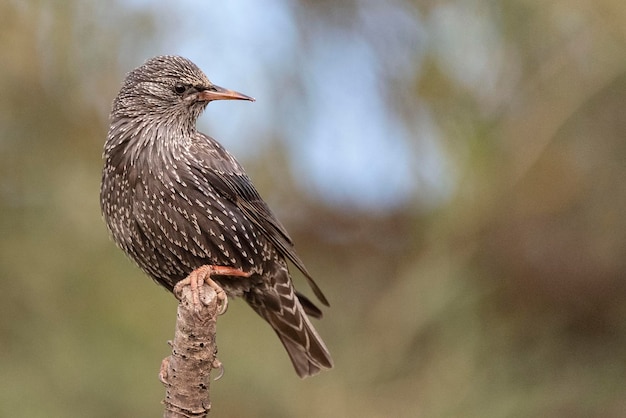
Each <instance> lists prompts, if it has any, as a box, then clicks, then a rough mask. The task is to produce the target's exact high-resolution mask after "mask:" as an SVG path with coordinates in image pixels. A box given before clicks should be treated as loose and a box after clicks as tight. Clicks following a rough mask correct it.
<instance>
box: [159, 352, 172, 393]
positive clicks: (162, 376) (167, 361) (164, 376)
mask: <svg viewBox="0 0 626 418" xmlns="http://www.w3.org/2000/svg"><path fill="white" fill-rule="evenodd" d="M169 365H170V358H169V357H165V358H164V359H163V361H161V368H160V369H159V380H160V381H161V383H163V384H164V385H166V386H167V385H169V383H168V381H167V368H168V367H169Z"/></svg>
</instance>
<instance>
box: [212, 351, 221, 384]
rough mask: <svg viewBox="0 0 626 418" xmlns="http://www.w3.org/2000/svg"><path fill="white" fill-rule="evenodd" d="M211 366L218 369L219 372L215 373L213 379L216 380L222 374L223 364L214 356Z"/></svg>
mask: <svg viewBox="0 0 626 418" xmlns="http://www.w3.org/2000/svg"><path fill="white" fill-rule="evenodd" d="M211 367H212V368H214V369H219V372H218V373H217V376H215V379H213V380H214V381H216V380H220V379H221V378H222V376H224V365H223V364H222V362H221V361H219V360H218V359H217V357H215V360H213V364H211Z"/></svg>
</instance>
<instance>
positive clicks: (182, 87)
mask: <svg viewBox="0 0 626 418" xmlns="http://www.w3.org/2000/svg"><path fill="white" fill-rule="evenodd" d="M174 91H175V92H176V94H183V93H184V92H185V91H187V87H186V86H185V85H184V84H176V85H175V86H174Z"/></svg>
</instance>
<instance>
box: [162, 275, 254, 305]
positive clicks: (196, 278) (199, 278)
mask: <svg viewBox="0 0 626 418" xmlns="http://www.w3.org/2000/svg"><path fill="white" fill-rule="evenodd" d="M214 274H217V275H220V276H236V277H249V276H250V274H251V273H246V272H244V271H242V270H239V269H236V268H233V267H226V266H212V265H204V266H200V267H198V268H197V269H195V270H194V271H192V272H191V273H189V276H187V277H186V278H184V279H183V280H181V281H180V282H178V283H176V286H174V295H176V297H177V298H178V299H180V298H181V295H182V288H183V287H184V286H187V285H189V286H190V287H191V294H192V297H193V304H194V305H196V306H198V305H200V303H202V300H203V298H202V296H203V292H204V289H203V285H204V283H206V284H208V285H209V286H211V287H212V288H213V290H215V293H216V294H217V299H218V303H219V305H220V310H219V312H218V314H219V315H222V314H223V313H224V312H226V308H227V307H228V299H227V297H226V292H224V290H223V289H222V288H221V287H220V286H219V285H218V284H217V283H215V282H214V281H213V280H212V279H211V276H212V275H214Z"/></svg>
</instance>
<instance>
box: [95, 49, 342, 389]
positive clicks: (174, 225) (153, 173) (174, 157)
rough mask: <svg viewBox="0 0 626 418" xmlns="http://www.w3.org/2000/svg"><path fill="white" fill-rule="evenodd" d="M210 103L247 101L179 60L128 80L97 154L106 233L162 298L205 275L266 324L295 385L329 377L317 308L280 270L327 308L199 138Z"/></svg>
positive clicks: (220, 156) (218, 154)
mask: <svg viewBox="0 0 626 418" xmlns="http://www.w3.org/2000/svg"><path fill="white" fill-rule="evenodd" d="M215 100H247V101H254V99H253V98H252V97H249V96H246V95H244V94H242V93H239V92H236V91H233V90H228V89H225V88H223V87H219V86H217V85H215V84H213V83H212V82H211V81H209V79H208V78H207V76H206V75H205V74H204V73H203V72H202V70H201V69H200V68H199V67H198V66H197V65H196V64H194V63H193V62H191V61H190V60H189V59H187V58H184V57H181V56H173V55H162V56H156V57H154V58H151V59H149V60H147V61H146V62H145V63H144V64H143V65H141V66H139V67H137V68H135V69H134V70H132V71H130V72H129V73H128V74H127V75H126V78H125V79H124V81H123V83H122V86H121V88H120V90H119V93H118V95H117V97H116V98H115V99H114V100H113V105H112V110H111V114H110V126H109V130H108V134H107V138H106V141H105V144H104V152H103V160H104V167H103V170H102V183H101V188H100V205H101V210H102V214H103V217H104V220H105V223H106V224H107V226H108V229H109V231H110V235H111V236H112V238H113V240H114V241H115V243H116V244H117V245H118V246H119V247H120V248H121V249H122V250H123V251H124V252H125V253H126V254H127V255H128V256H129V257H130V258H131V259H132V260H134V261H135V262H136V264H137V265H138V266H139V267H140V268H141V269H142V270H143V271H144V272H145V273H147V275H148V276H150V277H152V279H154V280H155V281H156V282H157V283H159V284H160V285H162V286H163V287H165V288H166V289H167V290H169V291H170V292H174V291H175V286H176V285H177V284H178V283H180V282H181V281H182V280H184V279H185V278H187V277H188V276H189V275H190V274H192V273H194V272H198V271H201V272H202V271H203V270H202V269H203V268H206V267H207V266H209V267H211V266H213V267H215V268H213V267H211V268H213V270H211V272H212V273H214V276H212V277H211V279H214V280H215V282H216V283H217V284H218V285H219V286H220V287H221V288H222V289H223V290H224V291H225V292H226V294H227V295H228V296H229V297H240V298H242V299H244V300H245V301H246V302H247V304H248V305H250V307H252V309H253V310H254V311H255V312H256V313H257V314H258V315H260V316H261V317H262V318H263V319H265V320H266V321H267V322H268V323H269V324H270V325H271V327H272V328H273V330H274V331H275V332H276V334H277V335H278V337H279V339H280V341H281V342H282V344H283V346H284V347H285V349H286V351H287V354H288V355H289V358H290V359H291V362H292V364H293V366H294V368H295V371H296V373H297V374H298V376H300V377H301V378H304V377H307V376H312V375H315V374H318V373H319V372H320V371H322V370H327V369H331V368H332V367H333V360H332V358H331V355H330V353H329V350H328V348H327V347H326V345H325V344H324V341H323V340H322V338H321V337H320V336H319V334H318V332H317V331H316V329H315V328H314V327H313V324H312V323H311V321H310V319H309V316H310V317H313V318H321V317H322V311H321V310H320V309H319V308H318V307H317V306H316V305H315V304H314V303H313V302H312V301H311V300H310V299H309V298H307V297H306V296H305V295H303V294H302V293H300V292H298V291H296V290H295V288H294V285H293V281H292V277H291V273H290V271H289V266H288V262H290V263H292V264H293V265H294V266H295V267H296V268H297V269H298V270H300V271H301V272H302V274H303V276H304V277H305V278H306V280H307V282H308V284H309V285H310V287H311V288H312V290H313V292H314V294H315V295H316V296H317V298H318V299H319V301H320V302H321V303H322V304H324V305H326V306H329V303H328V300H327V299H326V297H325V296H324V294H323V293H322V291H321V290H320V288H319V287H318V285H317V284H316V283H315V282H314V281H313V278H312V277H311V274H310V273H309V272H308V271H307V269H306V267H305V266H304V263H303V262H302V260H301V259H300V257H299V256H298V254H297V253H296V251H295V249H294V244H293V241H292V239H291V238H290V236H289V234H288V233H287V230H286V229H285V227H284V226H283V225H282V224H281V223H280V221H279V220H278V219H277V217H276V216H275V215H274V213H273V212H272V210H271V209H270V208H269V206H268V205H267V203H266V202H265V201H264V200H263V199H262V198H261V196H260V194H259V192H258V190H257V189H256V188H255V186H254V184H253V183H252V181H251V179H250V177H249V176H248V175H247V174H246V172H245V171H244V168H243V167H242V166H241V164H239V162H238V161H237V160H236V159H235V157H234V156H233V155H232V154H231V153H230V152H228V151H227V150H226V149H225V148H224V147H223V146H222V145H221V144H220V143H219V142H217V141H216V140H215V139H213V138H211V137H210V136H208V135H205V134H203V133H201V132H199V131H198V130H197V127H196V122H197V119H198V117H199V116H200V115H201V114H202V112H203V111H204V109H205V108H206V106H207V105H208V103H209V102H212V101H215ZM204 271H205V272H206V271H208V270H204Z"/></svg>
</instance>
